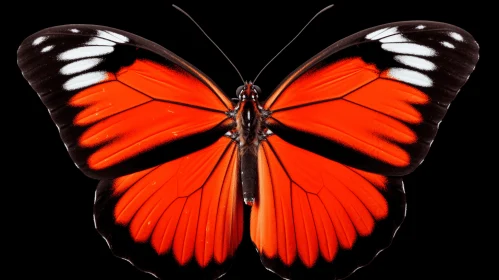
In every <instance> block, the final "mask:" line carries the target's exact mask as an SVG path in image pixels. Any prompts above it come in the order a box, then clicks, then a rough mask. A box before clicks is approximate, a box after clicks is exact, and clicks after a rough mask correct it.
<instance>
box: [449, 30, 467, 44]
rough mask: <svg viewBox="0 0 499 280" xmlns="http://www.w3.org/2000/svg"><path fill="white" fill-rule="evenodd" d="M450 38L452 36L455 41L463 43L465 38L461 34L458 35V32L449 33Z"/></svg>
mask: <svg viewBox="0 0 499 280" xmlns="http://www.w3.org/2000/svg"><path fill="white" fill-rule="evenodd" d="M449 36H451V37H452V38H453V39H454V40H456V41H459V42H462V41H464V38H463V36H462V35H461V34H459V33H456V32H449Z"/></svg>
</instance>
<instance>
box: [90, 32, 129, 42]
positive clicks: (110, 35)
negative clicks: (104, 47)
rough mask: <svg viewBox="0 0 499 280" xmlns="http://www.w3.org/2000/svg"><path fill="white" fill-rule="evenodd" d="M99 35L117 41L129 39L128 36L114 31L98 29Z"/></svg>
mask: <svg viewBox="0 0 499 280" xmlns="http://www.w3.org/2000/svg"><path fill="white" fill-rule="evenodd" d="M97 36H98V37H102V38H104V39H107V40H111V41H114V42H116V43H126V42H128V41H129V40H128V38H127V37H125V36H123V35H121V34H118V33H116V32H112V31H102V30H97Z"/></svg>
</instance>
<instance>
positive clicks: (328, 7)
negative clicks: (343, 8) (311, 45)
mask: <svg viewBox="0 0 499 280" xmlns="http://www.w3.org/2000/svg"><path fill="white" fill-rule="evenodd" d="M333 6H334V4H331V5H329V6H327V7H325V8H324V9H322V10H320V11H319V12H318V13H317V14H315V16H314V17H312V18H311V19H310V20H309V21H308V22H307V24H305V26H304V27H303V28H302V29H301V30H300V32H298V34H296V36H295V37H294V38H293V39H292V40H291V41H290V42H289V43H288V44H287V45H286V46H284V48H282V50H280V51H279V52H278V53H277V54H276V55H275V56H274V57H273V58H272V59H271V60H270V61H269V62H268V63H267V64H265V66H263V68H262V70H260V72H259V73H258V75H256V78H255V79H254V80H253V83H255V82H256V79H258V77H259V76H260V74H262V72H263V70H265V68H267V66H269V64H270V63H271V62H272V61H273V60H274V59H275V58H276V57H278V56H279V55H280V54H281V53H282V51H284V50H285V49H286V48H287V47H288V46H289V45H290V44H291V43H293V41H294V40H295V39H296V38H298V36H300V34H301V33H302V32H303V30H305V28H307V26H308V25H309V24H310V23H311V22H312V21H313V20H314V19H315V18H316V17H317V16H318V15H320V14H322V13H323V12H325V11H327V10H329V9H331V8H332V7H333Z"/></svg>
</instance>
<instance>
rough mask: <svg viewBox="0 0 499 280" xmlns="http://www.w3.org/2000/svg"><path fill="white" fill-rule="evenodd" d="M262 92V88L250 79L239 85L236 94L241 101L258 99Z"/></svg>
mask: <svg viewBox="0 0 499 280" xmlns="http://www.w3.org/2000/svg"><path fill="white" fill-rule="evenodd" d="M261 92H262V90H261V89H260V87H259V86H257V85H254V84H253V83H252V82H251V81H249V82H245V83H244V85H242V86H239V87H238V88H237V89H236V96H237V97H238V98H239V101H247V100H252V101H257V100H258V95H260V93H261Z"/></svg>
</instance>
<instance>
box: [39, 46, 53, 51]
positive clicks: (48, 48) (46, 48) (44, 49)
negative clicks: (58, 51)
mask: <svg viewBox="0 0 499 280" xmlns="http://www.w3.org/2000/svg"><path fill="white" fill-rule="evenodd" d="M53 48H54V45H50V46H46V47H45V48H43V49H42V51H41V52H42V53H44V52H48V51H50V50H51V49H53Z"/></svg>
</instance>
